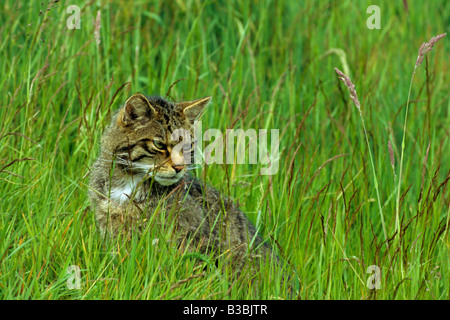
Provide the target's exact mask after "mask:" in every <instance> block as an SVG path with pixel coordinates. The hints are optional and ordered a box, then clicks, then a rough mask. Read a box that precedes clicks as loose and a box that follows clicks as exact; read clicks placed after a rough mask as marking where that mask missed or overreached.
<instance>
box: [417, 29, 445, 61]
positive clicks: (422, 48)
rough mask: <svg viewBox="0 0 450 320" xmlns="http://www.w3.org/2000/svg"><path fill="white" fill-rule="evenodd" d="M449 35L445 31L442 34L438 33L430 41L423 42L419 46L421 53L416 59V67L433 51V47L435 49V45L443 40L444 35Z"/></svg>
mask: <svg viewBox="0 0 450 320" xmlns="http://www.w3.org/2000/svg"><path fill="white" fill-rule="evenodd" d="M446 35H447V33H443V34H440V35H437V36H435V37H433V38H431V39H430V41H428V42H424V43H422V45H421V46H420V48H419V53H418V55H417V60H416V67H418V66H420V64H421V63H422V61H423V59H424V58H425V55H426V54H427V53H428V52H430V51H431V49H433V46H434V45H435V44H436V43H437V42H438V41H439V40H441V39H442V38H443V37H445V36H446Z"/></svg>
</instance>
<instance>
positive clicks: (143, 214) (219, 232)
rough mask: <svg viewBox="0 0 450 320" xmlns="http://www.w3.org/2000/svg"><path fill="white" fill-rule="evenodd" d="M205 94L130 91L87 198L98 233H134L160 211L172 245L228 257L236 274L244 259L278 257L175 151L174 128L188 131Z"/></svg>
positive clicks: (105, 138) (95, 167) (108, 134)
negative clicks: (184, 96) (181, 96)
mask: <svg viewBox="0 0 450 320" xmlns="http://www.w3.org/2000/svg"><path fill="white" fill-rule="evenodd" d="M210 100H211V97H206V98H202V99H198V100H193V101H183V102H174V103H173V102H170V101H167V100H165V99H163V98H161V97H146V96H144V95H142V94H139V93H137V94H134V95H132V96H131V97H130V98H129V99H128V100H127V101H126V102H125V104H124V105H123V106H122V107H121V108H120V109H119V110H118V112H116V113H115V114H114V115H113V117H112V121H111V123H110V124H109V126H107V127H106V129H105V131H104V133H103V136H102V140H101V149H100V154H99V156H98V159H97V160H96V162H95V163H94V164H93V166H92V168H91V179H90V188H89V189H90V190H89V197H90V201H91V204H92V205H93V206H94V208H95V219H96V222H97V225H98V228H99V230H100V233H101V234H102V235H103V236H105V237H107V238H116V237H119V236H125V237H127V238H130V237H132V236H134V235H138V234H140V233H141V232H142V230H144V228H145V226H146V222H147V221H149V220H150V219H151V217H152V215H153V214H155V212H156V211H158V210H159V211H161V210H163V212H164V213H165V214H167V215H168V216H170V217H171V218H170V219H172V221H173V223H174V232H173V234H172V235H171V236H172V237H173V238H174V241H175V243H176V244H177V246H179V247H180V248H187V249H188V250H189V251H190V252H200V253H208V252H211V251H214V253H215V254H216V256H228V257H229V260H228V261H229V263H230V264H232V265H233V266H234V267H235V269H236V270H237V271H236V273H237V274H239V272H240V270H242V268H243V266H244V265H245V264H247V265H248V263H247V262H249V261H253V262H252V263H253V267H251V268H254V267H255V266H256V267H255V268H258V267H257V265H258V264H259V262H261V258H263V259H264V260H266V258H268V259H269V260H271V259H275V260H276V259H278V258H276V256H275V255H274V254H273V252H272V249H271V247H270V246H269V245H268V244H267V243H265V242H264V241H263V240H262V238H261V237H260V236H259V235H257V233H256V230H255V228H254V226H253V225H252V224H251V223H250V222H249V220H248V219H247V217H246V216H245V215H244V213H242V212H241V211H240V210H239V209H238V207H237V206H236V205H235V204H234V203H233V202H232V201H231V200H229V199H228V198H227V197H224V196H222V195H221V194H220V193H219V192H218V191H217V190H216V189H214V188H212V187H209V186H205V185H204V184H203V183H202V182H201V181H200V180H198V179H196V178H193V177H192V176H191V175H190V174H189V169H190V167H189V165H187V164H186V163H185V162H186V161H184V158H183V155H182V154H175V153H176V152H178V151H177V150H176V148H175V146H176V145H177V144H179V143H180V141H172V139H171V137H172V136H171V134H172V133H173V132H174V130H176V129H184V130H187V132H190V133H191V134H192V135H193V124H194V121H195V120H196V119H197V117H198V116H199V115H200V114H201V113H202V111H203V110H204V108H205V106H206V105H207V104H208V103H209V102H210ZM186 147H187V148H185V149H184V150H183V151H185V150H186V149H189V148H192V146H186ZM161 203H162V204H163V207H164V208H163V209H161ZM258 261H259V262H258Z"/></svg>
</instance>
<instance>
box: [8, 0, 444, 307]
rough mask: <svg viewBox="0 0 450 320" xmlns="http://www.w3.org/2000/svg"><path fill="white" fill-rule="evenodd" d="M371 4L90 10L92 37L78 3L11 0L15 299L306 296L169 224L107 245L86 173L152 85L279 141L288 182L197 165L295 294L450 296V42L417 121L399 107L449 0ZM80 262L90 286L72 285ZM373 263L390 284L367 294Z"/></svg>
mask: <svg viewBox="0 0 450 320" xmlns="http://www.w3.org/2000/svg"><path fill="white" fill-rule="evenodd" d="M370 4H372V3H369V2H368V1H358V2H335V1H325V2H316V1H301V2H296V1H281V2H280V1H265V2H258V4H254V3H252V2H242V1H228V2H226V3H225V2H220V1H203V2H200V1H194V0H192V1H156V0H155V1H151V2H150V3H146V2H142V1H141V2H134V4H133V5H130V3H129V2H125V1H114V2H113V1H106V0H105V1H95V2H92V1H91V2H85V1H77V0H74V1H70V5H78V6H79V7H80V9H81V28H80V29H73V30H70V29H68V28H67V24H66V22H67V19H68V18H69V17H70V15H71V14H72V13H68V12H66V10H67V6H68V5H69V4H68V3H65V2H64V3H63V2H61V1H60V2H58V3H55V4H53V3H49V2H44V3H43V5H41V2H40V1H29V2H20V1H11V0H6V1H3V2H2V10H1V11H0V49H1V50H0V61H1V62H0V74H1V75H2V77H0V85H1V87H2V92H3V94H2V95H1V96H0V118H1V119H2V126H1V127H0V298H1V299H284V298H291V297H290V296H288V295H287V294H286V290H285V288H282V287H280V286H279V281H273V273H272V271H271V270H269V267H268V268H267V269H263V271H262V278H263V279H265V281H262V282H261V283H260V286H259V288H257V289H258V290H254V289H253V288H252V287H250V286H248V285H247V284H246V283H245V282H232V281H230V280H229V278H227V277H225V276H224V275H223V273H221V272H220V270H219V269H217V268H216V267H215V266H214V265H213V264H211V263H210V261H209V258H210V257H208V256H199V255H197V256H196V255H194V256H193V255H188V254H186V253H183V252H179V251H178V250H176V248H174V247H173V246H171V245H170V242H167V241H165V239H166V238H167V237H166V231H167V229H165V228H169V227H170V226H167V225H166V224H165V223H164V222H165V221H164V220H163V219H164V215H158V216H155V217H154V219H155V221H154V223H155V224H156V225H163V226H164V228H150V227H149V228H148V229H147V230H146V234H145V236H144V237H142V238H140V239H133V241H132V242H131V243H130V244H129V245H124V244H122V243H113V244H107V243H104V242H103V241H102V238H101V236H100V235H99V233H98V231H97V228H96V226H95V221H94V215H93V212H92V210H91V208H90V205H89V202H88V200H87V196H86V193H87V189H88V188H87V182H88V179H89V171H90V169H89V168H90V165H91V164H92V162H93V161H94V159H95V158H96V156H97V153H98V147H99V140H100V136H101V133H102V130H103V128H104V127H105V125H106V124H107V123H108V121H109V118H110V115H111V114H112V112H114V111H115V110H116V109H117V108H118V107H119V105H120V104H121V103H123V102H124V101H125V99H126V98H127V97H129V96H130V95H131V94H132V93H135V92H142V93H145V94H149V95H153V94H154V95H156V94H158V95H162V96H164V97H166V98H168V99H173V100H184V99H196V98H201V97H203V96H213V103H212V104H211V106H210V107H208V110H207V112H206V114H205V115H204V116H203V119H202V120H203V128H204V130H206V129H208V128H218V129H220V130H221V131H222V132H225V130H226V129H227V128H242V129H244V130H247V129H249V128H253V129H256V130H258V129H269V132H270V129H279V130H280V131H279V134H280V153H281V157H280V162H279V171H278V173H277V174H275V175H273V176H261V175H260V174H259V173H260V172H261V168H263V167H266V166H265V165H263V164H257V165H250V164H248V165H247V164H246V165H227V164H223V165H218V164H214V165H208V166H206V165H205V166H202V167H201V168H199V169H197V170H196V171H195V174H196V175H197V176H198V177H199V178H201V179H203V180H204V181H205V183H208V184H210V185H212V186H214V187H216V188H217V189H219V190H220V191H221V192H223V193H224V194H227V195H230V196H231V197H232V198H234V199H235V201H237V202H239V205H240V207H241V208H242V210H243V211H244V212H245V213H246V214H247V215H248V216H249V218H250V219H251V220H252V221H253V222H254V223H255V224H256V225H257V226H258V228H259V230H260V232H261V234H262V235H263V237H264V238H267V239H269V241H270V242H271V243H272V245H273V246H274V248H275V249H276V251H277V253H278V254H279V256H280V257H283V260H284V261H289V263H287V264H286V268H287V269H289V270H290V272H292V273H293V274H294V273H295V274H296V275H298V278H297V279H296V281H297V283H296V284H295V285H296V286H297V287H298V298H301V299H448V298H449V294H450V286H449V281H448V276H449V275H448V270H449V258H450V257H449V250H448V248H449V245H450V244H449V236H448V232H447V229H448V225H449V210H450V206H449V203H450V191H449V188H448V181H449V179H450V176H449V170H450V164H449V163H448V157H447V154H448V151H449V147H450V145H449V140H448V127H449V125H450V122H449V113H450V108H449V96H448V92H449V90H448V83H450V81H449V74H448V71H447V70H448V66H449V65H448V61H449V60H448V41H446V40H447V38H444V39H442V40H441V41H440V42H439V46H436V47H435V48H434V50H433V55H430V59H427V60H424V62H423V64H424V66H425V70H426V72H425V74H422V73H419V72H418V73H417V74H416V75H415V78H414V90H412V91H411V93H410V99H408V101H409V102H408V107H407V108H408V109H409V110H408V112H407V114H408V123H407V126H405V123H404V122H403V120H404V119H403V117H402V115H403V114H404V111H405V108H406V105H405V103H404V102H403V101H404V99H405V97H406V96H408V91H409V90H410V89H409V88H410V84H411V82H412V80H411V81H409V80H408V79H405V76H404V75H405V74H409V73H410V66H411V65H413V64H414V63H415V62H416V57H414V54H412V53H414V52H416V50H417V48H416V44H417V43H418V41H420V40H421V39H429V38H430V37H431V35H434V34H438V33H440V32H442V28H443V26H444V28H448V26H447V25H446V23H447V21H448V19H449V16H448V15H449V12H450V10H449V9H450V7H449V6H450V4H449V3H445V2H441V1H433V2H425V1H414V2H408V4H409V6H408V7H405V6H404V2H401V1H398V2H392V3H386V4H382V5H380V7H381V13H382V20H381V21H382V25H381V29H380V30H370V29H367V28H366V14H365V12H366V9H367V7H368V6H369V5H370ZM40 11H42V14H41V13H40ZM99 12H100V13H99ZM444 31H447V30H444ZM344 44H345V45H344ZM333 52H334V53H338V54H339V55H332V54H329V53H333ZM342 57H345V61H346V62H347V63H348V65H349V68H351V70H352V74H355V75H356V74H358V75H364V76H361V77H355V78H354V79H353V80H354V81H355V85H356V86H357V88H358V93H359V94H360V96H359V99H360V101H361V106H364V110H363V111H364V123H365V127H366V133H365V136H364V137H363V136H362V135H361V130H360V128H361V126H360V121H361V120H360V117H359V115H357V114H356V113H355V112H353V110H351V109H349V108H347V107H346V106H347V104H348V101H347V100H348V99H347V94H346V93H345V89H343V88H342V86H339V85H337V81H338V80H336V79H335V77H334V76H333V69H332V68H333V67H334V66H336V65H339V63H340V62H341V59H343V58H342ZM344 71H346V70H344ZM405 120H406V119H405ZM403 134H404V135H403ZM405 139H407V141H408V143H404V144H403V145H404V146H403V147H402V145H401V141H402V140H405ZM388 141H390V143H391V147H392V155H393V157H394V158H395V160H396V163H402V168H401V169H400V171H401V172H402V175H401V179H400V171H399V172H398V178H397V179H393V176H392V175H393V174H392V169H391V168H390V167H391V161H390V158H391V157H390V155H389V151H388V148H386V145H388ZM205 145H206V143H205ZM363 146H364V147H363ZM370 157H372V158H373V159H372V161H371V160H370ZM400 158H402V160H398V159H400ZM372 165H373V167H372ZM369 166H370V167H371V168H369ZM371 171H372V174H371ZM374 171H375V172H376V178H377V179H378V192H379V194H378V195H377V193H376V191H375V190H374V184H373V183H374V180H373V172H374ZM400 181H401V185H400V184H399V182H400ZM400 187H401V190H400ZM375 202H376V203H375ZM397 202H398V207H399V208H401V210H397ZM380 206H381V210H380ZM381 212H382V216H383V217H384V222H385V229H386V234H385V232H384V230H383V225H382V222H381V219H380V213H381ZM158 219H161V220H158ZM158 223H159V224H158ZM398 231H400V233H398ZM396 234H397V235H398V236H399V237H401V243H399V244H397V243H395V238H396ZM386 239H387V240H386ZM386 243H388V246H389V248H388V247H387V245H386ZM394 244H395V245H394ZM389 256H390V258H391V259H389ZM72 265H75V266H78V267H79V268H80V275H81V287H80V289H70V288H69V287H68V286H67V280H69V279H70V276H71V274H67V268H68V267H69V266H72ZM372 265H375V266H377V267H379V268H380V271H381V288H380V289H370V288H369V287H368V286H367V282H368V281H369V277H370V276H371V275H372V274H371V273H368V267H369V266H372ZM402 270H403V273H402ZM294 271H295V272H294Z"/></svg>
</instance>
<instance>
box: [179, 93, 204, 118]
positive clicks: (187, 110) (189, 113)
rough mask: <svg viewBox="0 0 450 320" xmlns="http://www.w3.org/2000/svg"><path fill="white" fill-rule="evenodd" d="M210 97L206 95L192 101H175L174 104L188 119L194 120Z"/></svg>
mask: <svg viewBox="0 0 450 320" xmlns="http://www.w3.org/2000/svg"><path fill="white" fill-rule="evenodd" d="M211 98H212V97H206V98H202V99H197V100H192V101H182V102H176V103H175V105H176V106H177V107H178V108H179V109H181V110H182V111H183V113H184V115H185V116H186V118H188V119H189V121H191V122H194V121H195V119H197V118H198V117H199V116H200V115H201V113H202V111H203V110H204V108H205V107H206V106H207V105H208V103H209V102H210V101H211Z"/></svg>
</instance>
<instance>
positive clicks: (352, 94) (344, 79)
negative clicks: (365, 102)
mask: <svg viewBox="0 0 450 320" xmlns="http://www.w3.org/2000/svg"><path fill="white" fill-rule="evenodd" d="M334 70H335V71H336V73H337V74H338V75H339V79H341V80H342V82H344V84H345V86H346V87H347V88H348V91H349V92H350V98H351V99H352V100H353V103H354V104H355V106H356V107H357V108H358V110H359V109H360V106H361V104H360V103H359V100H358V95H357V94H356V90H355V85H354V84H353V82H352V81H351V80H350V78H349V77H348V76H346V75H345V74H344V73H343V72H342V71H340V70H339V69H338V68H334Z"/></svg>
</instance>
